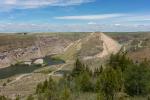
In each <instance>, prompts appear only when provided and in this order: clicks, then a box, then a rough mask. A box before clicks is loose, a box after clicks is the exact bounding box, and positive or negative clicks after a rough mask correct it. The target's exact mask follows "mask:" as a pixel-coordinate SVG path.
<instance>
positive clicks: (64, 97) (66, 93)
mask: <svg viewBox="0 0 150 100" xmlns="http://www.w3.org/2000/svg"><path fill="white" fill-rule="evenodd" d="M60 100H71V91H70V89H69V88H67V87H65V88H64V89H63V91H62V93H61V95H60Z"/></svg>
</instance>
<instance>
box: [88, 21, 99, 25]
mask: <svg viewBox="0 0 150 100" xmlns="http://www.w3.org/2000/svg"><path fill="white" fill-rule="evenodd" d="M88 24H89V25H95V24H97V23H96V22H88Z"/></svg>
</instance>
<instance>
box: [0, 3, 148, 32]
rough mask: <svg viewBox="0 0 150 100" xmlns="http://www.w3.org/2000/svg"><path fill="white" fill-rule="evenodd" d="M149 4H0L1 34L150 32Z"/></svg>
mask: <svg viewBox="0 0 150 100" xmlns="http://www.w3.org/2000/svg"><path fill="white" fill-rule="evenodd" d="M149 5H150V0H0V32H48V31H52V32H53V31H55V32H57V31H59V32H64V31H65V32H70V31H75V32H78V31H150V6H149Z"/></svg>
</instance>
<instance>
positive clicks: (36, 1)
mask: <svg viewBox="0 0 150 100" xmlns="http://www.w3.org/2000/svg"><path fill="white" fill-rule="evenodd" d="M93 1H94V0H0V9H1V10H11V9H29V8H39V7H45V6H71V5H80V4H83V3H89V2H93Z"/></svg>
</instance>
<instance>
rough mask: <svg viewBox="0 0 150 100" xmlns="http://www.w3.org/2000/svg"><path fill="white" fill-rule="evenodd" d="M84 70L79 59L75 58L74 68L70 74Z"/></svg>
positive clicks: (73, 74) (77, 73) (74, 74)
mask: <svg viewBox="0 0 150 100" xmlns="http://www.w3.org/2000/svg"><path fill="white" fill-rule="evenodd" d="M84 70H85V66H84V64H82V63H81V62H80V60H79V59H77V60H76V62H75V65H74V69H73V71H72V76H77V75H79V74H81V73H82V72H83V71H84Z"/></svg>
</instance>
